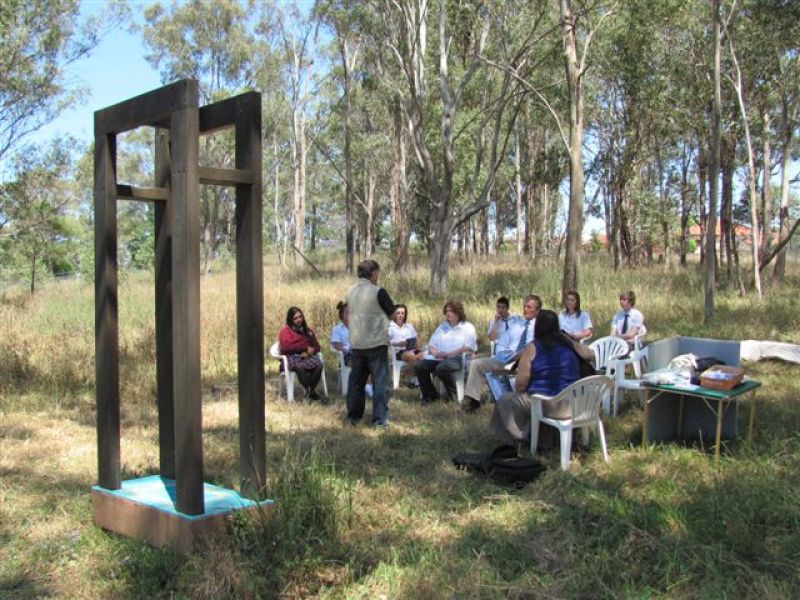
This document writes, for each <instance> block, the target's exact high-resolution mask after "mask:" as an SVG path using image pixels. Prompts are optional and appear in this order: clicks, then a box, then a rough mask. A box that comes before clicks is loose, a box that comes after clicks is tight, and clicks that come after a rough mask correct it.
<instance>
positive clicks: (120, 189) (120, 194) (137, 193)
mask: <svg viewBox="0 0 800 600" xmlns="http://www.w3.org/2000/svg"><path fill="white" fill-rule="evenodd" d="M117 198H118V199H119V200H141V201H144V202H154V201H156V200H169V190H168V189H167V188H156V187H134V186H132V185H127V184H124V183H121V184H117Z"/></svg>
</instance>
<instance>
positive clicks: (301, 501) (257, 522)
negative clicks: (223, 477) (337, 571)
mask: <svg viewBox="0 0 800 600" xmlns="http://www.w3.org/2000/svg"><path fill="white" fill-rule="evenodd" d="M275 462H276V463H277V464H278V465H279V466H278V467H277V469H276V470H275V472H274V473H273V474H272V475H271V477H270V481H269V482H268V486H267V496H268V497H269V498H271V499H273V500H274V504H271V505H265V506H263V507H261V509H259V510H258V511H257V512H255V513H251V514H250V515H249V516H243V515H239V516H237V517H236V518H235V519H234V522H233V526H232V528H231V539H232V543H233V545H234V547H235V549H236V552H237V554H238V555H239V557H240V558H241V560H242V561H244V562H246V563H247V564H248V565H249V567H250V568H251V569H252V571H253V572H254V573H258V574H259V575H258V580H257V581H253V582H252V584H253V586H254V590H261V592H260V593H262V594H263V593H264V591H265V590H274V589H279V588H278V586H280V588H287V587H291V586H292V585H294V584H295V583H296V582H297V581H299V580H300V579H306V585H307V583H308V581H307V578H308V577H309V575H310V574H312V573H314V572H317V573H319V572H320V571H321V570H323V569H324V566H325V565H326V564H329V563H336V564H338V563H341V562H342V560H343V556H344V552H343V544H342V533H343V532H344V531H345V530H346V529H347V528H348V527H349V524H350V520H351V516H352V510H353V498H352V490H351V489H350V488H349V487H348V486H347V485H346V484H343V483H341V480H339V479H337V475H336V469H335V466H334V464H333V461H332V459H331V457H330V456H327V455H326V454H323V452H322V451H321V450H320V447H319V446H318V445H316V444H312V445H311V447H310V448H307V449H303V448H301V447H300V446H299V445H292V446H287V447H286V449H285V450H284V453H283V456H281V457H280V458H278V459H277V460H276V461H275ZM320 585H325V581H322V582H320ZM307 592H311V590H307Z"/></svg>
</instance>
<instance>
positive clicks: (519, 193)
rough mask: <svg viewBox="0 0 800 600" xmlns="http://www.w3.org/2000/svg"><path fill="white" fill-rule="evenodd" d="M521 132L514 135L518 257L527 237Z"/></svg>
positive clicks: (515, 212) (523, 248)
mask: <svg viewBox="0 0 800 600" xmlns="http://www.w3.org/2000/svg"><path fill="white" fill-rule="evenodd" d="M519 154H520V143H519V133H517V134H516V135H515V136H514V214H515V215H516V223H517V226H516V229H517V237H516V242H517V257H520V256H522V253H523V251H524V250H525V239H524V237H523V234H524V232H523V226H522V223H523V217H524V214H523V211H522V170H521V160H520V155H519Z"/></svg>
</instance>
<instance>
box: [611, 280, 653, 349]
mask: <svg viewBox="0 0 800 600" xmlns="http://www.w3.org/2000/svg"><path fill="white" fill-rule="evenodd" d="M635 304H636V294H635V293H634V292H633V290H628V291H627V292H621V293H620V295H619V306H620V309H619V310H618V311H617V314H615V315H614V318H613V319H612V320H611V335H615V336H617V337H620V338H622V339H623V340H625V341H626V342H628V344H630V345H633V342H634V340H635V339H636V336H638V335H641V336H645V335H646V334H647V329H646V328H645V326H644V315H643V314H642V313H641V312H640V311H639V310H637V309H635V308H634V305H635Z"/></svg>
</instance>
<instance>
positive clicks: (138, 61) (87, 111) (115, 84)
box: [33, 0, 161, 143]
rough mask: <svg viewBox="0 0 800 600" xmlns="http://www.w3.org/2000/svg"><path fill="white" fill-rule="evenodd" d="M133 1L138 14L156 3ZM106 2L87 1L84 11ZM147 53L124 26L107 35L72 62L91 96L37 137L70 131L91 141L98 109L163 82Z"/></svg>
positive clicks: (74, 76)
mask: <svg viewBox="0 0 800 600" xmlns="http://www.w3.org/2000/svg"><path fill="white" fill-rule="evenodd" d="M129 4H130V6H131V9H132V11H133V12H134V14H135V15H137V17H141V13H142V9H143V8H144V6H146V5H148V4H152V1H151V0H147V1H146V2H144V1H136V0H129ZM105 5H106V2H105V0H83V2H81V14H82V15H84V16H89V15H92V14H95V13H97V12H98V11H100V10H101V9H102V8H103V7H104V6H105ZM144 55H145V49H144V46H143V45H142V42H141V39H140V38H139V37H138V36H137V35H133V34H130V33H128V32H127V31H126V30H124V29H118V30H115V31H112V32H111V33H110V34H108V35H106V36H105V37H104V38H103V40H102V42H101V43H100V45H99V46H98V47H97V48H96V49H95V51H94V52H93V53H92V54H91V56H89V57H88V58H85V59H83V60H81V61H78V62H77V63H75V64H73V65H71V66H70V68H69V70H68V73H69V79H70V81H71V82H72V83H75V84H78V85H82V86H86V87H88V88H89V93H88V94H87V96H86V97H85V98H83V101H82V102H81V103H80V104H78V105H76V106H75V107H73V108H72V109H70V110H68V111H66V112H64V113H63V114H62V115H61V116H59V117H58V118H57V119H56V120H55V121H53V122H52V123H50V124H48V125H46V126H45V127H43V128H42V129H41V130H39V131H38V132H37V133H36V135H35V136H34V137H33V139H35V140H36V141H44V140H48V139H51V138H53V137H55V136H56V135H59V134H69V135H73V136H75V137H77V138H78V139H80V140H81V141H83V142H86V143H89V142H90V141H91V140H92V137H93V134H94V131H93V127H94V111H96V110H99V109H101V108H105V107H106V106H110V105H112V104H116V103H117V102H122V101H123V100H126V99H128V98H130V97H132V96H138V95H139V94H143V93H145V92H147V91H149V90H152V89H154V88H157V87H159V86H160V85H161V80H160V78H159V76H158V72H157V71H155V69H153V68H152V67H150V65H148V64H147V62H146V61H145V60H144Z"/></svg>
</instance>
